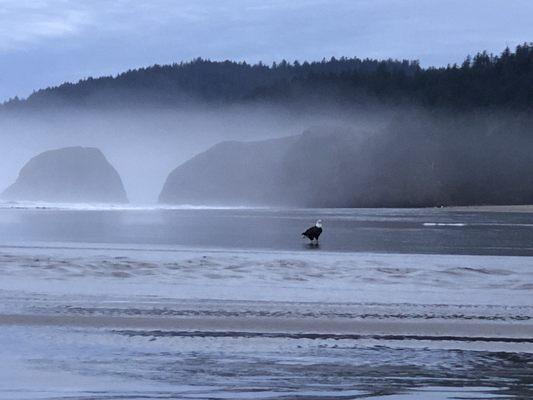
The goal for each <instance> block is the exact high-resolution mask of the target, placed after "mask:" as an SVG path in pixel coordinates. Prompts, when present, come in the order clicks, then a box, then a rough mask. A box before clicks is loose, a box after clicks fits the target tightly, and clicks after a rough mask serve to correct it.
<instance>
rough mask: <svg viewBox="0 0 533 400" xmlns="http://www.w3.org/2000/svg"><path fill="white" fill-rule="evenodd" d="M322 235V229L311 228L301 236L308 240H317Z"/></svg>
mask: <svg viewBox="0 0 533 400" xmlns="http://www.w3.org/2000/svg"><path fill="white" fill-rule="evenodd" d="M321 233H322V228H319V227H317V226H312V227H311V228H309V229H308V230H306V231H305V232H304V233H302V235H303V236H305V237H307V238H308V239H309V240H315V239H316V240H318V237H319V236H320V234H321Z"/></svg>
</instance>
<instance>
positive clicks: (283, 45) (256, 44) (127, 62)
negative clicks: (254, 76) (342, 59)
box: [0, 0, 533, 100]
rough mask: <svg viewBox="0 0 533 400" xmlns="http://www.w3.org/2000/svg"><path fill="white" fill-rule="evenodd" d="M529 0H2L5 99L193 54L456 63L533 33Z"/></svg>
mask: <svg viewBox="0 0 533 400" xmlns="http://www.w3.org/2000/svg"><path fill="white" fill-rule="evenodd" d="M532 15H533V1H532V0H501V1H500V0H271V1H269V0H233V1H231V0H198V1H193V0H189V1H185V0H173V1H172V0H145V1H140V0H137V1H136V0H90V1H89V0H0V100H5V99H7V98H9V97H11V96H15V95H18V96H27V95H28V94H30V93H31V92H32V90H34V89H39V88H42V87H46V86H50V85H56V84H59V83H61V82H64V81H77V80H78V79H80V78H84V77H87V76H100V75H109V74H116V73H118V72H121V71H124V70H127V69H129V68H136V67H140V66H148V65H152V64H154V63H159V64H163V63H171V62H175V61H181V60H189V59H191V58H194V57H198V56H200V57H204V58H211V59H232V60H246V61H250V62H256V61H259V60H262V61H265V62H272V61H274V60H280V59H283V58H285V59H287V60H294V59H298V60H300V61H301V60H319V59H322V58H323V57H327V58H329V57H331V56H348V57H351V56H358V57H363V58H364V57H373V58H388V57H392V58H407V59H418V60H420V61H421V63H422V65H424V66H427V65H445V64H447V63H453V62H460V61H462V60H463V59H464V57H465V56H466V55H467V54H469V53H475V52H477V51H478V50H484V49H486V50H488V51H490V52H500V51H501V50H502V49H503V48H504V47H505V46H507V45H508V46H511V47H514V46H515V45H516V44H518V43H522V42H525V41H533V23H532V22H531V18H532Z"/></svg>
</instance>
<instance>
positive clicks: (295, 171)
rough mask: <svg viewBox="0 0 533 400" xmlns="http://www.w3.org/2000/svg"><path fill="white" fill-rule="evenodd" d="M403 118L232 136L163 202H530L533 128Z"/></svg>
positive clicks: (178, 173) (172, 183) (175, 182)
mask: <svg viewBox="0 0 533 400" xmlns="http://www.w3.org/2000/svg"><path fill="white" fill-rule="evenodd" d="M488 128H489V129H485V128H483V127H475V128H472V127H465V125H464V124H461V123H458V124H455V125H454V124H453V123H452V124H448V123H447V124H440V125H439V124H436V123H434V122H431V123H430V124H424V123H421V122H419V121H415V122H412V121H409V120H408V121H403V122H401V123H399V124H396V125H391V126H389V127H387V128H385V129H382V130H380V131H376V132H372V133H368V132H358V131H351V130H348V129H343V128H315V129H310V130H308V131H306V132H304V133H303V134H302V135H299V136H294V137H289V138H284V139H277V140H272V141H263V142H252V143H238V142H227V143H222V144H219V145H217V146H214V147H213V148H211V149H210V150H208V151H206V152H205V153H202V154H200V155H198V156H197V157H194V158H193V159H191V160H190V161H188V162H186V163H185V164H183V165H181V166H179V167H178V168H176V169H175V170H174V171H173V172H172V173H171V174H170V176H169V177H168V179H167V182H166V184H165V187H164V189H163V191H162V193H161V196H160V201H161V202H164V203H182V204H183V203H189V204H220V205H286V206H297V207H431V206H453V205H479V204H502V205H505V204H531V203H532V202H533V174H532V173H531V171H533V153H532V152H531V151H530V149H531V148H533V137H532V136H531V135H528V134H525V133H527V132H528V131H529V129H530V128H529V127H527V126H525V127H524V126H521V125H517V126H514V127H512V126H511V127H510V126H509V125H505V127H504V128H505V130H502V131H500V130H499V128H498V129H496V128H494V127H492V126H489V127H488Z"/></svg>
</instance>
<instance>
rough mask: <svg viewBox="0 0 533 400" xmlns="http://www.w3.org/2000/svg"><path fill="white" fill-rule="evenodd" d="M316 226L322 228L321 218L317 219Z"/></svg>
mask: <svg viewBox="0 0 533 400" xmlns="http://www.w3.org/2000/svg"><path fill="white" fill-rule="evenodd" d="M315 226H316V227H317V228H322V220H321V219H318V220H317V221H316V224H315Z"/></svg>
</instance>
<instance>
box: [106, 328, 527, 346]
mask: <svg viewBox="0 0 533 400" xmlns="http://www.w3.org/2000/svg"><path fill="white" fill-rule="evenodd" d="M113 332H115V333H118V334H121V335H126V336H145V337H152V338H157V337H214V338H218V337H221V338H224V337H242V338H256V337H260V338H272V339H313V340H315V339H333V340H346V339H348V340H361V339H376V340H428V341H456V342H504V343H533V338H515V337H483V336H450V335H445V336H432V335H357V334H329V333H283V332H241V331H215V332H213V331H161V330H153V331H138V330H113Z"/></svg>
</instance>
